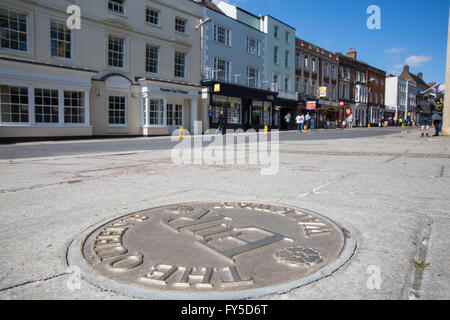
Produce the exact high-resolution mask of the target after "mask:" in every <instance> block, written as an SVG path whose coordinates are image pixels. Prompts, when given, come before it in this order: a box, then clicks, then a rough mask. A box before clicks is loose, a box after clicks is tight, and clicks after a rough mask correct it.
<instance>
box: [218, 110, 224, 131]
mask: <svg viewBox="0 0 450 320" xmlns="http://www.w3.org/2000/svg"><path fill="white" fill-rule="evenodd" d="M217 130H218V131H220V133H222V135H224V134H225V112H224V111H223V110H220V113H219V129H217Z"/></svg>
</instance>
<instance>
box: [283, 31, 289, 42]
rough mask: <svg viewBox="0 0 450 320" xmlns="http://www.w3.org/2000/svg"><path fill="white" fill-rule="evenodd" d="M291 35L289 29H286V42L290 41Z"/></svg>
mask: <svg viewBox="0 0 450 320" xmlns="http://www.w3.org/2000/svg"><path fill="white" fill-rule="evenodd" d="M289 37H290V33H289V31H286V33H285V35H284V38H285V39H284V40H285V41H286V43H289Z"/></svg>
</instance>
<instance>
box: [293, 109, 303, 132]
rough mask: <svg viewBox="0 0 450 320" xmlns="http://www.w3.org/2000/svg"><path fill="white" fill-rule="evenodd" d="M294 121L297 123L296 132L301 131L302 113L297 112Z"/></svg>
mask: <svg viewBox="0 0 450 320" xmlns="http://www.w3.org/2000/svg"><path fill="white" fill-rule="evenodd" d="M295 122H296V123H297V134H299V133H300V132H301V131H303V123H304V122H305V117H304V116H303V114H299V115H298V116H297V117H296V118H295Z"/></svg>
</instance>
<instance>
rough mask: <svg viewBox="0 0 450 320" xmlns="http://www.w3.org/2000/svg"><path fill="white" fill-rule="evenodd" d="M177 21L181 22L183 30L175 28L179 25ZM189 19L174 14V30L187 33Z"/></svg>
mask: <svg viewBox="0 0 450 320" xmlns="http://www.w3.org/2000/svg"><path fill="white" fill-rule="evenodd" d="M178 21H180V22H183V24H182V27H183V31H180V30H178V29H177V27H179V24H178V23H177V22H178ZM188 21H189V20H188V19H185V18H182V17H179V16H175V32H177V33H180V34H187V22H188Z"/></svg>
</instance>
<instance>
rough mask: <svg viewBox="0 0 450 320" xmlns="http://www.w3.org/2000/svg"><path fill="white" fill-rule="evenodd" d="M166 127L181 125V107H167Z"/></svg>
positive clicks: (171, 105) (178, 105)
mask: <svg viewBox="0 0 450 320" xmlns="http://www.w3.org/2000/svg"><path fill="white" fill-rule="evenodd" d="M167 125H169V126H182V125H183V105H181V104H168V105H167Z"/></svg>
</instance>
